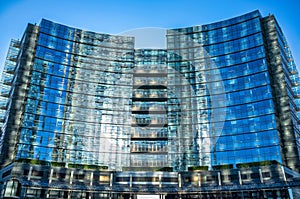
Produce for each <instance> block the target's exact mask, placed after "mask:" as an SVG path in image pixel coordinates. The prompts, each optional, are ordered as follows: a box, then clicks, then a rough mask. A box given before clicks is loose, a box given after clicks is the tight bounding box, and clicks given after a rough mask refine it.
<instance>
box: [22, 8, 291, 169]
mask: <svg viewBox="0 0 300 199" xmlns="http://www.w3.org/2000/svg"><path fill="white" fill-rule="evenodd" d="M260 20H261V16H260V14H259V13H258V12H253V13H249V14H246V15H243V16H241V17H237V18H234V19H230V20H226V21H223V22H217V23H214V24H209V25H203V26H195V27H190V28H180V29H171V30H168V31H167V35H166V36H167V49H140V50H135V49H134V38H133V37H127V36H112V35H107V34H99V33H94V32H88V31H83V30H80V29H75V28H70V27H67V26H64V25H60V24H57V23H53V22H51V21H47V20H42V22H41V24H40V27H39V35H38V40H37V43H36V48H35V58H34V60H33V66H32V69H31V75H30V80H29V85H28V88H27V89H28V92H27V93H24V94H25V95H26V97H27V100H26V102H25V107H24V113H23V116H22V117H23V119H22V125H21V128H20V129H21V130H20V134H19V137H20V139H19V141H18V150H17V154H16V158H17V159H36V160H42V161H49V162H61V163H67V164H79V165H80V164H83V165H97V166H104V167H108V168H109V170H117V171H122V170H123V169H124V170H128V169H129V170H130V169H131V168H136V167H139V168H140V169H138V168H136V169H137V170H143V168H144V169H145V167H147V168H149V167H153V169H154V170H157V169H158V170H159V168H169V169H168V170H170V169H171V170H173V171H187V170H188V169H189V168H190V167H194V166H208V167H209V168H213V167H215V166H220V165H231V166H232V167H234V168H235V167H236V165H237V164H241V163H251V162H261V161H271V160H276V161H277V162H279V163H282V156H281V152H280V141H279V136H280V132H279V129H278V124H277V123H276V110H275V108H274V106H275V105H274V102H273V100H274V99H273V98H274V95H273V94H272V92H273V90H272V88H271V80H270V72H269V67H268V61H267V55H266V49H265V41H264V37H263V29H262V26H261V23H260ZM294 76H295V75H294ZM294 79H295V78H294ZM295 81H296V80H295ZM153 169H150V170H153ZM134 170H135V169H134ZM145 170H147V169H145Z"/></svg>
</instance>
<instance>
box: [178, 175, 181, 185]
mask: <svg viewBox="0 0 300 199" xmlns="http://www.w3.org/2000/svg"><path fill="white" fill-rule="evenodd" d="M178 187H179V188H181V174H180V173H178Z"/></svg>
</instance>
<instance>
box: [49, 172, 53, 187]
mask: <svg viewBox="0 0 300 199" xmlns="http://www.w3.org/2000/svg"><path fill="white" fill-rule="evenodd" d="M52 176H53V168H51V170H50V177H49V184H51V182H52Z"/></svg>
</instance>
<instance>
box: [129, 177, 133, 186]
mask: <svg viewBox="0 0 300 199" xmlns="http://www.w3.org/2000/svg"><path fill="white" fill-rule="evenodd" d="M129 187H130V188H131V187H132V174H130V177H129Z"/></svg>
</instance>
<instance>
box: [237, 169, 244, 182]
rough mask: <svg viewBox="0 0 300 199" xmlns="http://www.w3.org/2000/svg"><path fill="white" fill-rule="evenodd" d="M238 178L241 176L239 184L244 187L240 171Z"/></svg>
mask: <svg viewBox="0 0 300 199" xmlns="http://www.w3.org/2000/svg"><path fill="white" fill-rule="evenodd" d="M238 176H239V183H240V185H242V184H243V181H242V176H241V171H238Z"/></svg>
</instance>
